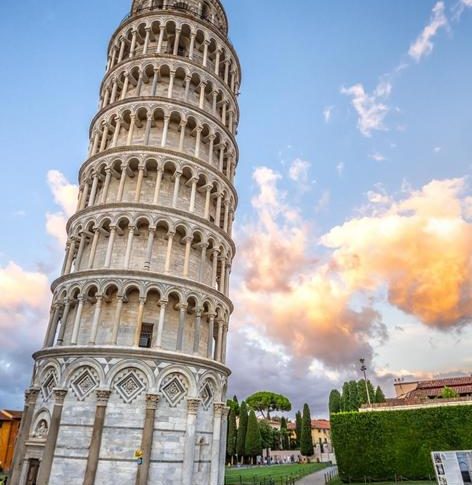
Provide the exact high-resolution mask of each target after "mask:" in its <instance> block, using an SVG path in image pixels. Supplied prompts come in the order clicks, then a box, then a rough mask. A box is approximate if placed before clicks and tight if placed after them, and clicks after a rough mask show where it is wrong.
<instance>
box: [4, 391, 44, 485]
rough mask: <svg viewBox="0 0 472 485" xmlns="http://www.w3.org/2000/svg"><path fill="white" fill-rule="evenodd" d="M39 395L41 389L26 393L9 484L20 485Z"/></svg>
mask: <svg viewBox="0 0 472 485" xmlns="http://www.w3.org/2000/svg"><path fill="white" fill-rule="evenodd" d="M38 395H39V387H31V388H30V389H28V390H27V391H26V392H25V406H24V409H23V416H22V419H21V425H20V430H19V432H18V437H17V439H16V443H15V453H14V454H13V464H12V468H11V470H12V471H11V475H10V480H9V483H10V484H11V485H18V484H19V482H20V476H21V471H22V469H23V463H24V459H25V443H26V439H27V438H28V436H29V434H30V428H31V423H32V421H33V415H34V408H35V406H36V400H37V399H38Z"/></svg>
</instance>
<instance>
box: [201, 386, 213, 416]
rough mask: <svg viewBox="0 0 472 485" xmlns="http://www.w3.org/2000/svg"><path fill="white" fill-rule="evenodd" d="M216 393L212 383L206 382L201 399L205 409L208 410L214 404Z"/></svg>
mask: <svg viewBox="0 0 472 485" xmlns="http://www.w3.org/2000/svg"><path fill="white" fill-rule="evenodd" d="M214 395H215V392H214V390H213V384H212V382H211V381H206V382H205V384H203V386H202V388H201V390H200V398H201V399H202V404H203V408H204V409H206V410H208V409H209V407H210V406H211V404H212V403H213V398H214Z"/></svg>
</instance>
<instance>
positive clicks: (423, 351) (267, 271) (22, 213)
mask: <svg viewBox="0 0 472 485" xmlns="http://www.w3.org/2000/svg"><path fill="white" fill-rule="evenodd" d="M224 5H225V8H226V10H227V13H228V17H229V20H230V39H231V42H232V43H233V44H234V46H235V48H236V49H237V51H238V53H239V56H240V60H241V65H242V68H243V83H242V86H241V95H240V109H241V119H240V125H239V134H238V141H239V145H240V160H239V166H238V173H237V179H236V185H237V189H238V192H239V197H240V203H239V208H238V214H237V220H236V224H235V231H234V235H235V238H236V243H237V246H238V254H237V256H236V259H235V261H234V263H233V274H232V281H231V296H232V298H233V300H234V303H235V312H234V315H233V317H232V321H231V331H230V338H229V350H228V359H229V366H230V367H231V369H232V371H233V375H232V377H231V381H230V393H231V394H237V395H238V396H239V398H240V399H242V398H244V397H246V396H248V395H249V394H251V393H252V392H255V391H257V390H261V389H267V390H272V391H274V392H280V393H283V394H286V395H287V396H288V397H289V398H290V399H291V400H292V402H293V406H294V409H298V408H300V407H301V406H302V405H303V403H304V402H307V403H309V404H310V406H311V407H312V414H314V415H316V416H318V417H323V416H326V414H327V396H328V393H329V390H330V389H332V388H335V387H339V386H340V385H341V384H342V382H343V381H344V380H346V379H352V378H356V379H358V378H360V373H359V358H361V357H364V358H365V359H366V361H367V363H368V373H369V377H370V378H371V379H372V380H373V381H374V382H375V383H376V384H381V385H382V386H383V387H384V389H385V391H386V393H387V395H392V394H393V385H392V384H393V379H395V378H404V379H410V378H430V377H433V376H439V375H441V376H444V375H456V374H469V373H471V372H472V357H471V355H472V354H471V352H470V348H471V346H472V325H471V318H472V300H471V295H472V260H471V249H472V189H471V180H470V173H471V169H472V155H471V154H472V136H471V134H470V129H471V126H472V96H471V81H470V80H471V78H472V37H471V34H472V1H471V0H444V1H434V0H433V1H430V0H415V1H411V0H350V1H349V2H347V1H345V0H329V1H321V0H294V1H293V2H290V3H287V2H286V1H284V2H282V1H280V0H271V1H269V0H257V1H254V0H224ZM129 7H130V0H100V1H99V2H97V0H81V1H80V2H72V1H70V0H68V1H58V0H43V1H38V0H23V1H22V2H17V1H13V0H4V1H3V2H0V18H1V22H2V28H1V29H0V43H1V45H2V46H3V51H2V75H1V76H0V92H1V93H2V98H1V99H2V112H3V116H2V117H1V118H0V142H1V146H2V155H1V162H0V163H1V169H2V170H1V181H2V191H1V193H0V202H1V204H2V209H3V210H2V215H3V230H2V232H1V237H0V295H1V297H0V382H1V386H0V408H2V407H6V408H15V407H16V408H21V407H22V399H23V398H22V395H23V391H24V389H25V388H26V387H27V385H28V384H29V380H30V377H31V370H32V359H31V354H32V352H33V351H34V350H35V349H38V348H39V347H40V345H41V342H42V337H43V335H44V331H45V326H46V322H47V319H48V313H49V303H50V292H49V285H50V282H51V281H52V280H53V279H54V278H55V277H57V275H58V272H59V270H60V266H61V264H62V259H63V255H64V240H65V233H64V223H65V220H66V219H67V217H69V216H70V215H71V214H72V213H73V211H74V205H75V204H74V197H75V194H76V190H77V187H76V184H77V173H78V169H79V167H80V165H81V164H82V163H83V162H84V161H85V157H86V150H87V147H88V139H87V136H88V128H89V124H90V120H91V118H92V117H93V116H94V114H95V113H96V110H97V103H98V88H99V84H100V82H101V78H102V76H103V73H104V68H105V63H106V47H107V44H108V40H109V38H110V36H111V34H112V33H113V31H114V30H115V28H116V27H117V25H118V24H119V22H120V20H121V19H122V18H123V17H124V16H125V15H126V14H127V11H128V10H129Z"/></svg>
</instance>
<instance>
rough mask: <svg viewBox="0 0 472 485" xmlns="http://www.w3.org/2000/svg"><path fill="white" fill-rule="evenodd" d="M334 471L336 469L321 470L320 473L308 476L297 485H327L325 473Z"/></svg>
mask: <svg viewBox="0 0 472 485" xmlns="http://www.w3.org/2000/svg"><path fill="white" fill-rule="evenodd" d="M332 470H336V467H335V466H333V467H329V468H324V469H323V470H320V471H319V472H316V473H313V475H308V476H307V477H305V478H302V479H301V480H300V481H298V482H297V485H325V478H324V477H325V473H328V472H330V471H332Z"/></svg>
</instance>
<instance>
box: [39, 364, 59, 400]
mask: <svg viewBox="0 0 472 485" xmlns="http://www.w3.org/2000/svg"><path fill="white" fill-rule="evenodd" d="M56 386H57V378H56V373H55V372H54V371H53V370H52V371H50V372H49V373H48V375H47V376H46V378H45V379H44V382H43V384H42V385H41V394H42V395H43V399H44V400H45V401H49V398H50V397H51V395H52V392H53V390H54V388H55V387H56Z"/></svg>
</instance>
